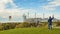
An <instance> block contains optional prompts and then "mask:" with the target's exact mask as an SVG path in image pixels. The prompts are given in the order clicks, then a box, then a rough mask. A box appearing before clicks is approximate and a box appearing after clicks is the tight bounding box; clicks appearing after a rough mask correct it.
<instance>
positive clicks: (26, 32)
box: [0, 28, 60, 34]
mask: <svg viewBox="0 0 60 34" xmlns="http://www.w3.org/2000/svg"><path fill="white" fill-rule="evenodd" d="M0 34H60V29H59V28H54V29H52V30H48V29H47V28H16V29H11V30H4V31H0Z"/></svg>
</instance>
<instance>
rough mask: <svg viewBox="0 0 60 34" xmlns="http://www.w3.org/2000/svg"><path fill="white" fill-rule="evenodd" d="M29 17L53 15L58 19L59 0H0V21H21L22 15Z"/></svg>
mask: <svg viewBox="0 0 60 34" xmlns="http://www.w3.org/2000/svg"><path fill="white" fill-rule="evenodd" d="M28 13H29V18H34V16H35V13H36V17H38V18H42V17H43V14H44V17H45V18H48V17H49V16H52V15H54V17H55V18H57V19H60V0H0V21H9V18H8V17H9V16H12V21H23V17H22V15H23V14H25V15H26V16H27V17H28Z"/></svg>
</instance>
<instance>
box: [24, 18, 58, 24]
mask: <svg viewBox="0 0 60 34" xmlns="http://www.w3.org/2000/svg"><path fill="white" fill-rule="evenodd" d="M25 22H28V23H38V22H48V18H44V19H42V18H28V19H26V20H25ZM53 22H58V19H56V18H54V19H53Z"/></svg>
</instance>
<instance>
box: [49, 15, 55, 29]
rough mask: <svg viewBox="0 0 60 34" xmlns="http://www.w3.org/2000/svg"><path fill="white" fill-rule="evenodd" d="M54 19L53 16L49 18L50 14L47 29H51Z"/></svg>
mask: <svg viewBox="0 0 60 34" xmlns="http://www.w3.org/2000/svg"><path fill="white" fill-rule="evenodd" d="M53 19H54V17H52V18H51V16H50V17H49V19H48V29H52V20H53Z"/></svg>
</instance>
